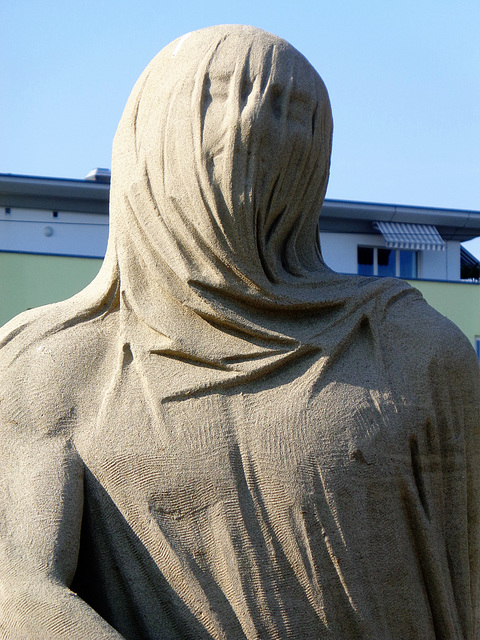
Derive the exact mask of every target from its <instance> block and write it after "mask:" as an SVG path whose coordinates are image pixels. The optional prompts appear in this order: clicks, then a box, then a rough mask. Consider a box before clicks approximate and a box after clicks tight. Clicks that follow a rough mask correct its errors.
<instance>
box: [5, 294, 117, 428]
mask: <svg viewBox="0 0 480 640" xmlns="http://www.w3.org/2000/svg"><path fill="white" fill-rule="evenodd" d="M117 332H118V319H117V313H116V312H111V313H105V314H97V315H95V314H92V316H91V317H88V314H87V315H86V317H85V315H82V314H81V313H79V314H75V313H66V312H65V307H64V306H62V303H59V304H54V305H48V306H47V307H43V308H41V309H35V310H32V311H28V312H25V313H23V314H20V315H19V316H17V317H16V318H14V319H13V320H11V321H10V322H9V323H7V324H6V325H5V326H4V327H3V328H2V329H1V330H0V411H1V414H2V416H5V413H6V414H8V416H10V418H11V422H12V423H15V424H18V425H19V428H20V429H21V426H20V425H21V424H24V426H25V428H28V429H35V428H37V429H41V430H42V431H43V430H44V429H45V428H47V429H51V428H52V425H55V424H59V423H61V422H62V421H63V422H65V423H66V422H68V420H70V422H71V423H72V424H73V422H74V421H73V420H72V418H73V416H76V415H78V413H79V411H81V410H85V408H88V407H89V406H91V407H92V408H93V406H94V405H95V398H96V395H97V389H99V388H101V387H102V385H101V383H100V382H101V381H102V380H105V377H106V375H107V371H108V368H109V362H108V360H109V357H110V352H111V351H112V346H113V344H114V343H115V336H116V335H117ZM13 415H15V416H16V417H15V418H13V417H12V416H13Z"/></svg>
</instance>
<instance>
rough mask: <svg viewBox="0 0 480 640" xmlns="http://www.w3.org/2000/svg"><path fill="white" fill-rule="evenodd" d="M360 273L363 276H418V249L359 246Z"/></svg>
mask: <svg viewBox="0 0 480 640" xmlns="http://www.w3.org/2000/svg"><path fill="white" fill-rule="evenodd" d="M358 274H359V275H361V276H395V277H397V278H416V277H417V251H410V250H406V249H384V248H383V247H358Z"/></svg>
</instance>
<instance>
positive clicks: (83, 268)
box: [0, 252, 102, 325]
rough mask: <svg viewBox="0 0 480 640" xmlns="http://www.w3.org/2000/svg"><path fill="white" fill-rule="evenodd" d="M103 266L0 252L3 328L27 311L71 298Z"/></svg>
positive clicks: (0, 319) (85, 260)
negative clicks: (9, 321) (6, 323)
mask: <svg viewBox="0 0 480 640" xmlns="http://www.w3.org/2000/svg"><path fill="white" fill-rule="evenodd" d="M101 264H102V260H98V259H95V258H70V257H63V256H45V255H32V254H28V253H1V252H0V325H2V324H5V322H8V320H10V319H11V318H13V317H14V316H16V315H17V314H18V313H20V312H21V311H25V310H26V309H31V308H32V307H38V306H40V305H43V304H49V303H50V302H58V301H59V300H65V299H66V298H70V296H73V295H74V294H75V293H78V292H79V291H81V289H83V288H84V287H85V286H86V285H87V284H88V283H89V282H91V281H92V280H93V278H94V277H95V276H96V275H97V273H98V270H99V269H100V266H101Z"/></svg>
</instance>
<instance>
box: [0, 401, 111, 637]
mask: <svg viewBox="0 0 480 640" xmlns="http://www.w3.org/2000/svg"><path fill="white" fill-rule="evenodd" d="M0 409H1V407H0ZM0 419H1V420H2V422H1V424H0V638H2V639H6V638H8V639H9V640H11V639H15V638H17V639H20V638H21V639H22V640H27V639H31V640H33V639H36V640H37V639H38V638H42V640H50V639H54V638H61V639H64V640H67V639H68V640H74V639H76V638H78V639H82V640H85V638H88V639H89V640H97V639H98V640H100V639H101V640H104V639H105V640H107V639H108V640H114V639H117V640H118V639H119V638H121V637H122V636H120V634H119V633H117V631H115V630H114V629H113V628H112V627H111V626H110V625H109V624H107V623H106V622H105V620H103V619H102V618H101V617H100V616H99V615H98V614H97V613H96V612H95V611H94V610H93V609H92V608H91V607H89V606H88V605H87V604H86V603H85V602H84V601H83V600H81V599H80V598H79V597H78V596H77V595H75V594H74V593H73V592H72V591H70V589H69V588H68V586H69V585H70V584H71V581H72V578H73V575H74V573H75V569H76V564H77V558H78V549H79V542H80V526H81V518H82V508H83V465H82V461H81V460H80V459H79V457H78V455H77V454H76V452H75V450H74V449H73V447H72V446H71V445H70V444H69V441H68V438H67V437H66V436H65V434H62V435H58V434H52V433H44V434H42V435H39V434H32V433H26V432H25V431H24V430H22V427H21V426H20V425H19V424H18V422H17V421H16V420H15V419H13V417H12V416H10V418H9V419H8V418H7V417H6V416H5V415H3V416H1V417H0Z"/></svg>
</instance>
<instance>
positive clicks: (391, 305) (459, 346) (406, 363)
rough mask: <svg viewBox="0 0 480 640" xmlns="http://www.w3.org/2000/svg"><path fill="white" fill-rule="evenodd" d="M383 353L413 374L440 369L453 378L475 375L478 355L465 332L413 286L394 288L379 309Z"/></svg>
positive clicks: (406, 371)
mask: <svg viewBox="0 0 480 640" xmlns="http://www.w3.org/2000/svg"><path fill="white" fill-rule="evenodd" d="M381 316H382V322H381V327H382V329H381V333H382V342H383V351H384V354H385V357H386V358H387V359H388V358H391V359H392V360H393V361H395V362H396V365H395V366H396V367H401V368H403V369H405V373H406V374H407V373H408V374H409V375H413V374H414V373H415V370H420V371H422V372H424V373H428V372H430V374H432V372H433V371H437V372H438V371H442V372H444V373H445V374H447V375H448V377H450V378H452V379H453V377H455V376H456V377H457V380H458V379H459V378H458V377H460V378H464V377H465V376H466V375H471V374H473V375H474V376H475V378H477V377H478V369H479V367H478V359H477V357H476V354H475V351H474V349H473V347H472V345H471V344H470V342H469V340H468V338H467V337H466V336H465V334H464V333H463V332H462V331H460V329H459V328H458V327H457V326H456V325H455V324H454V323H453V322H451V321H450V320H449V319H447V318H446V317H445V316H443V315H442V314H440V313H439V312H438V311H436V310H435V309H434V308H433V307H431V306H430V305H429V304H428V303H427V302H426V301H425V299H424V298H423V296H422V294H421V293H420V292H419V291H418V290H417V289H415V288H413V287H410V286H407V287H405V288H403V289H401V288H397V289H396V290H395V292H394V295H392V296H391V297H390V298H389V297H387V299H386V303H385V304H384V306H383V308H382V310H381Z"/></svg>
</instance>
